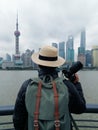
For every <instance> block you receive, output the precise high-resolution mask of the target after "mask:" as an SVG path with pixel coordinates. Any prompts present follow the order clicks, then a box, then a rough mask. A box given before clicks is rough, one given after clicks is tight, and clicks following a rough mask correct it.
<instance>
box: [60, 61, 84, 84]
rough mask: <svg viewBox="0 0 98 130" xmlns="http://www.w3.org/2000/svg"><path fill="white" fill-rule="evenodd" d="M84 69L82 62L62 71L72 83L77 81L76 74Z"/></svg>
mask: <svg viewBox="0 0 98 130" xmlns="http://www.w3.org/2000/svg"><path fill="white" fill-rule="evenodd" d="M82 68H83V64H82V63H81V62H80V61H77V62H75V63H74V64H73V65H72V66H71V67H70V68H69V69H66V68H64V69H62V73H63V74H64V76H65V77H66V78H68V79H69V80H71V81H72V82H73V81H74V80H75V73H76V72H78V71H79V70H80V69H82Z"/></svg>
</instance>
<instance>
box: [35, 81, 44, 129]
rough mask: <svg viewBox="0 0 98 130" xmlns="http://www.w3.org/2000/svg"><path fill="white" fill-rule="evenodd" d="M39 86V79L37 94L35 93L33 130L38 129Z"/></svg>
mask: <svg viewBox="0 0 98 130" xmlns="http://www.w3.org/2000/svg"><path fill="white" fill-rule="evenodd" d="M41 88H42V83H41V81H39V83H38V91H37V95H36V104H35V112H34V127H35V130H38V129H39V124H38V117H39V108H40V99H41Z"/></svg>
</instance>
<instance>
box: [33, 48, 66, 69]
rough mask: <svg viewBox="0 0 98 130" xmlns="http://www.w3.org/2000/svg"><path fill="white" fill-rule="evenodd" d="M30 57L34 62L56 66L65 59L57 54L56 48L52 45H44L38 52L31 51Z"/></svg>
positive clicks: (61, 63)
mask: <svg viewBox="0 0 98 130" xmlns="http://www.w3.org/2000/svg"><path fill="white" fill-rule="evenodd" d="M31 58H32V60H33V62H35V63H36V64H38V65H43V66H49V67H58V66H61V65H63V64H64V62H65V59H63V58H62V57H60V56H58V50H57V48H55V47H53V46H44V47H43V48H41V49H40V51H39V52H38V53H33V55H32V57H31Z"/></svg>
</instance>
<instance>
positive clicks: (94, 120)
mask: <svg viewBox="0 0 98 130" xmlns="http://www.w3.org/2000/svg"><path fill="white" fill-rule="evenodd" d="M13 110H14V106H0V130H13V129H14V127H13V122H12V115H13ZM72 115H73V118H74V121H75V123H76V124H77V126H78V128H79V129H81V130H86V129H88V130H98V105H97V104H87V109H86V111H85V113H83V114H72ZM9 117H10V118H9Z"/></svg>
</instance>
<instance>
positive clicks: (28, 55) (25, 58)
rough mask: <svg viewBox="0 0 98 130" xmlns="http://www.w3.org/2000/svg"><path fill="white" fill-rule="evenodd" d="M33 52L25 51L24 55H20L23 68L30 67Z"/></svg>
mask: <svg viewBox="0 0 98 130" xmlns="http://www.w3.org/2000/svg"><path fill="white" fill-rule="evenodd" d="M33 52H34V50H33V51H31V50H29V49H27V50H26V51H25V53H23V54H22V56H21V58H22V61H23V66H24V67H32V60H31V55H32V54H33Z"/></svg>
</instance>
